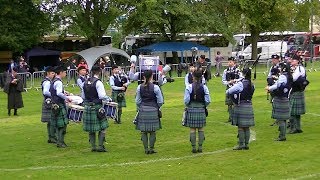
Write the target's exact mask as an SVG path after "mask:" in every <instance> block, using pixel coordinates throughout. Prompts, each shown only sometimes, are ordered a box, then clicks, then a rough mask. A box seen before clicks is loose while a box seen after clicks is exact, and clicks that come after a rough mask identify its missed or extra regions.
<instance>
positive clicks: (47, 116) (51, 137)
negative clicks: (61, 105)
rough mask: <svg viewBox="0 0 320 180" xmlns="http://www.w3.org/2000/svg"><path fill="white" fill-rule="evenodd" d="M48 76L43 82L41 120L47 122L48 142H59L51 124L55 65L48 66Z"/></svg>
mask: <svg viewBox="0 0 320 180" xmlns="http://www.w3.org/2000/svg"><path fill="white" fill-rule="evenodd" d="M45 71H46V72H45V73H46V77H45V78H44V79H43V80H42V82H41V87H42V94H43V103H42V114H41V122H44V123H47V132H48V143H54V144H55V143H57V137H56V133H55V127H54V126H53V125H51V113H52V110H51V108H52V103H51V93H50V86H51V83H52V80H53V78H54V76H55V72H54V69H53V67H50V66H49V67H47V68H46V70H45Z"/></svg>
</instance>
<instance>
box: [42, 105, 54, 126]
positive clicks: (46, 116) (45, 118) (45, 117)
mask: <svg viewBox="0 0 320 180" xmlns="http://www.w3.org/2000/svg"><path fill="white" fill-rule="evenodd" d="M51 112H52V110H51V109H47V108H46V107H45V100H43V103H42V113H41V122H44V123H45V122H50V121H51Z"/></svg>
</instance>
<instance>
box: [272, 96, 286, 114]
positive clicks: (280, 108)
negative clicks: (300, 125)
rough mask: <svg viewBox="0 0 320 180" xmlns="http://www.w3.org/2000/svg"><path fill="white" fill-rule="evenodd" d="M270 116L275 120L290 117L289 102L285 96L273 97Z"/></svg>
mask: <svg viewBox="0 0 320 180" xmlns="http://www.w3.org/2000/svg"><path fill="white" fill-rule="evenodd" d="M271 118H273V119H277V120H287V119H289V118H290V102H289V99H288V98H286V97H277V96H275V97H274V98H273V102H272V115H271Z"/></svg>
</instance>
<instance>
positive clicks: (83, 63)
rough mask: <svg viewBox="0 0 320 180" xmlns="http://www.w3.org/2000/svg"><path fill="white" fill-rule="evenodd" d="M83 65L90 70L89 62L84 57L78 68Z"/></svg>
mask: <svg viewBox="0 0 320 180" xmlns="http://www.w3.org/2000/svg"><path fill="white" fill-rule="evenodd" d="M81 66H83V67H85V68H86V69H87V70H89V68H88V64H87V63H86V61H85V60H84V59H81V60H80V63H79V64H78V68H79V67H81Z"/></svg>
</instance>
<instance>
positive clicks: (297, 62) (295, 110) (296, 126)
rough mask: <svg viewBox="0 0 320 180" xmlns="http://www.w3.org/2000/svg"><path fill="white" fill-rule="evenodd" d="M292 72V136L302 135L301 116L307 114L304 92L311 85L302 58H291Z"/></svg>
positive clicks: (295, 56) (294, 56) (296, 56)
mask: <svg viewBox="0 0 320 180" xmlns="http://www.w3.org/2000/svg"><path fill="white" fill-rule="evenodd" d="M291 70H292V78H293V84H292V93H291V94H290V106H291V117H290V132H289V133H290V134H295V133H302V132H303V131H302V130H301V115H302V114H305V113H306V107H305V97H304V90H305V88H306V86H307V85H308V84H309V82H308V81H307V76H306V70H305V69H304V67H303V66H302V65H301V58H300V57H299V56H298V55H296V54H295V55H293V56H292V57H291Z"/></svg>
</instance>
